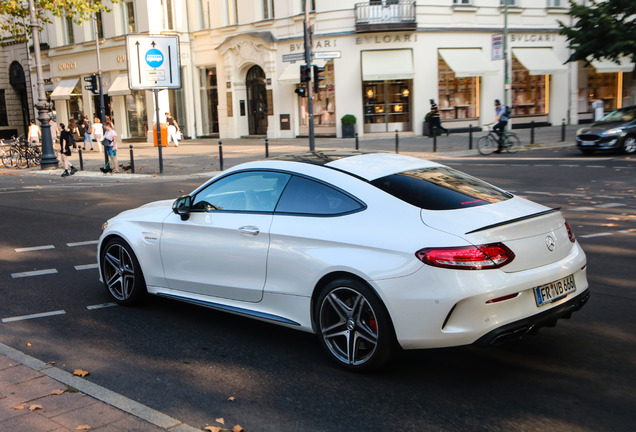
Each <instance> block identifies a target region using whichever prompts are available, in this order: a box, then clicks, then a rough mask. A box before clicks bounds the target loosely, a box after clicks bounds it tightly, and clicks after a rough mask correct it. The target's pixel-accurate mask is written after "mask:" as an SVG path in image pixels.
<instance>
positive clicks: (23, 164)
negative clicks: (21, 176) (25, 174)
mask: <svg viewBox="0 0 636 432" xmlns="http://www.w3.org/2000/svg"><path fill="white" fill-rule="evenodd" d="M28 167H29V159H28V158H27V155H26V154H25V153H22V152H20V156H19V157H18V168H20V169H25V168H28Z"/></svg>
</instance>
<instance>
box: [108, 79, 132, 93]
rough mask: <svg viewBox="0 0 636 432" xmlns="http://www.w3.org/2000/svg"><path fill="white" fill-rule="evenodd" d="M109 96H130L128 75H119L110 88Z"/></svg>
mask: <svg viewBox="0 0 636 432" xmlns="http://www.w3.org/2000/svg"><path fill="white" fill-rule="evenodd" d="M106 93H108V96H126V95H129V94H130V88H128V75H127V74H119V75H117V78H115V80H114V81H113V83H112V84H111V85H110V87H108V91H107V92H106Z"/></svg>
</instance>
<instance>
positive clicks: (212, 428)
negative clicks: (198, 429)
mask: <svg viewBox="0 0 636 432" xmlns="http://www.w3.org/2000/svg"><path fill="white" fill-rule="evenodd" d="M203 430H206V431H211V432H221V431H222V430H223V429H221V428H220V427H216V426H206V427H204V428H203Z"/></svg>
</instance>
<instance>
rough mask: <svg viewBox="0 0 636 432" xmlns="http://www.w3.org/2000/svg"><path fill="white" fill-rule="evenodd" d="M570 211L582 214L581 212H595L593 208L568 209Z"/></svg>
mask: <svg viewBox="0 0 636 432" xmlns="http://www.w3.org/2000/svg"><path fill="white" fill-rule="evenodd" d="M568 210H570V211H577V212H583V211H590V210H595V209H594V207H573V208H570V209H568Z"/></svg>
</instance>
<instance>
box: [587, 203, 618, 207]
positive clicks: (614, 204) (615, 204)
mask: <svg viewBox="0 0 636 432" xmlns="http://www.w3.org/2000/svg"><path fill="white" fill-rule="evenodd" d="M594 207H598V208H613V207H625V204H621V203H607V204H599V205H597V206H594Z"/></svg>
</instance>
